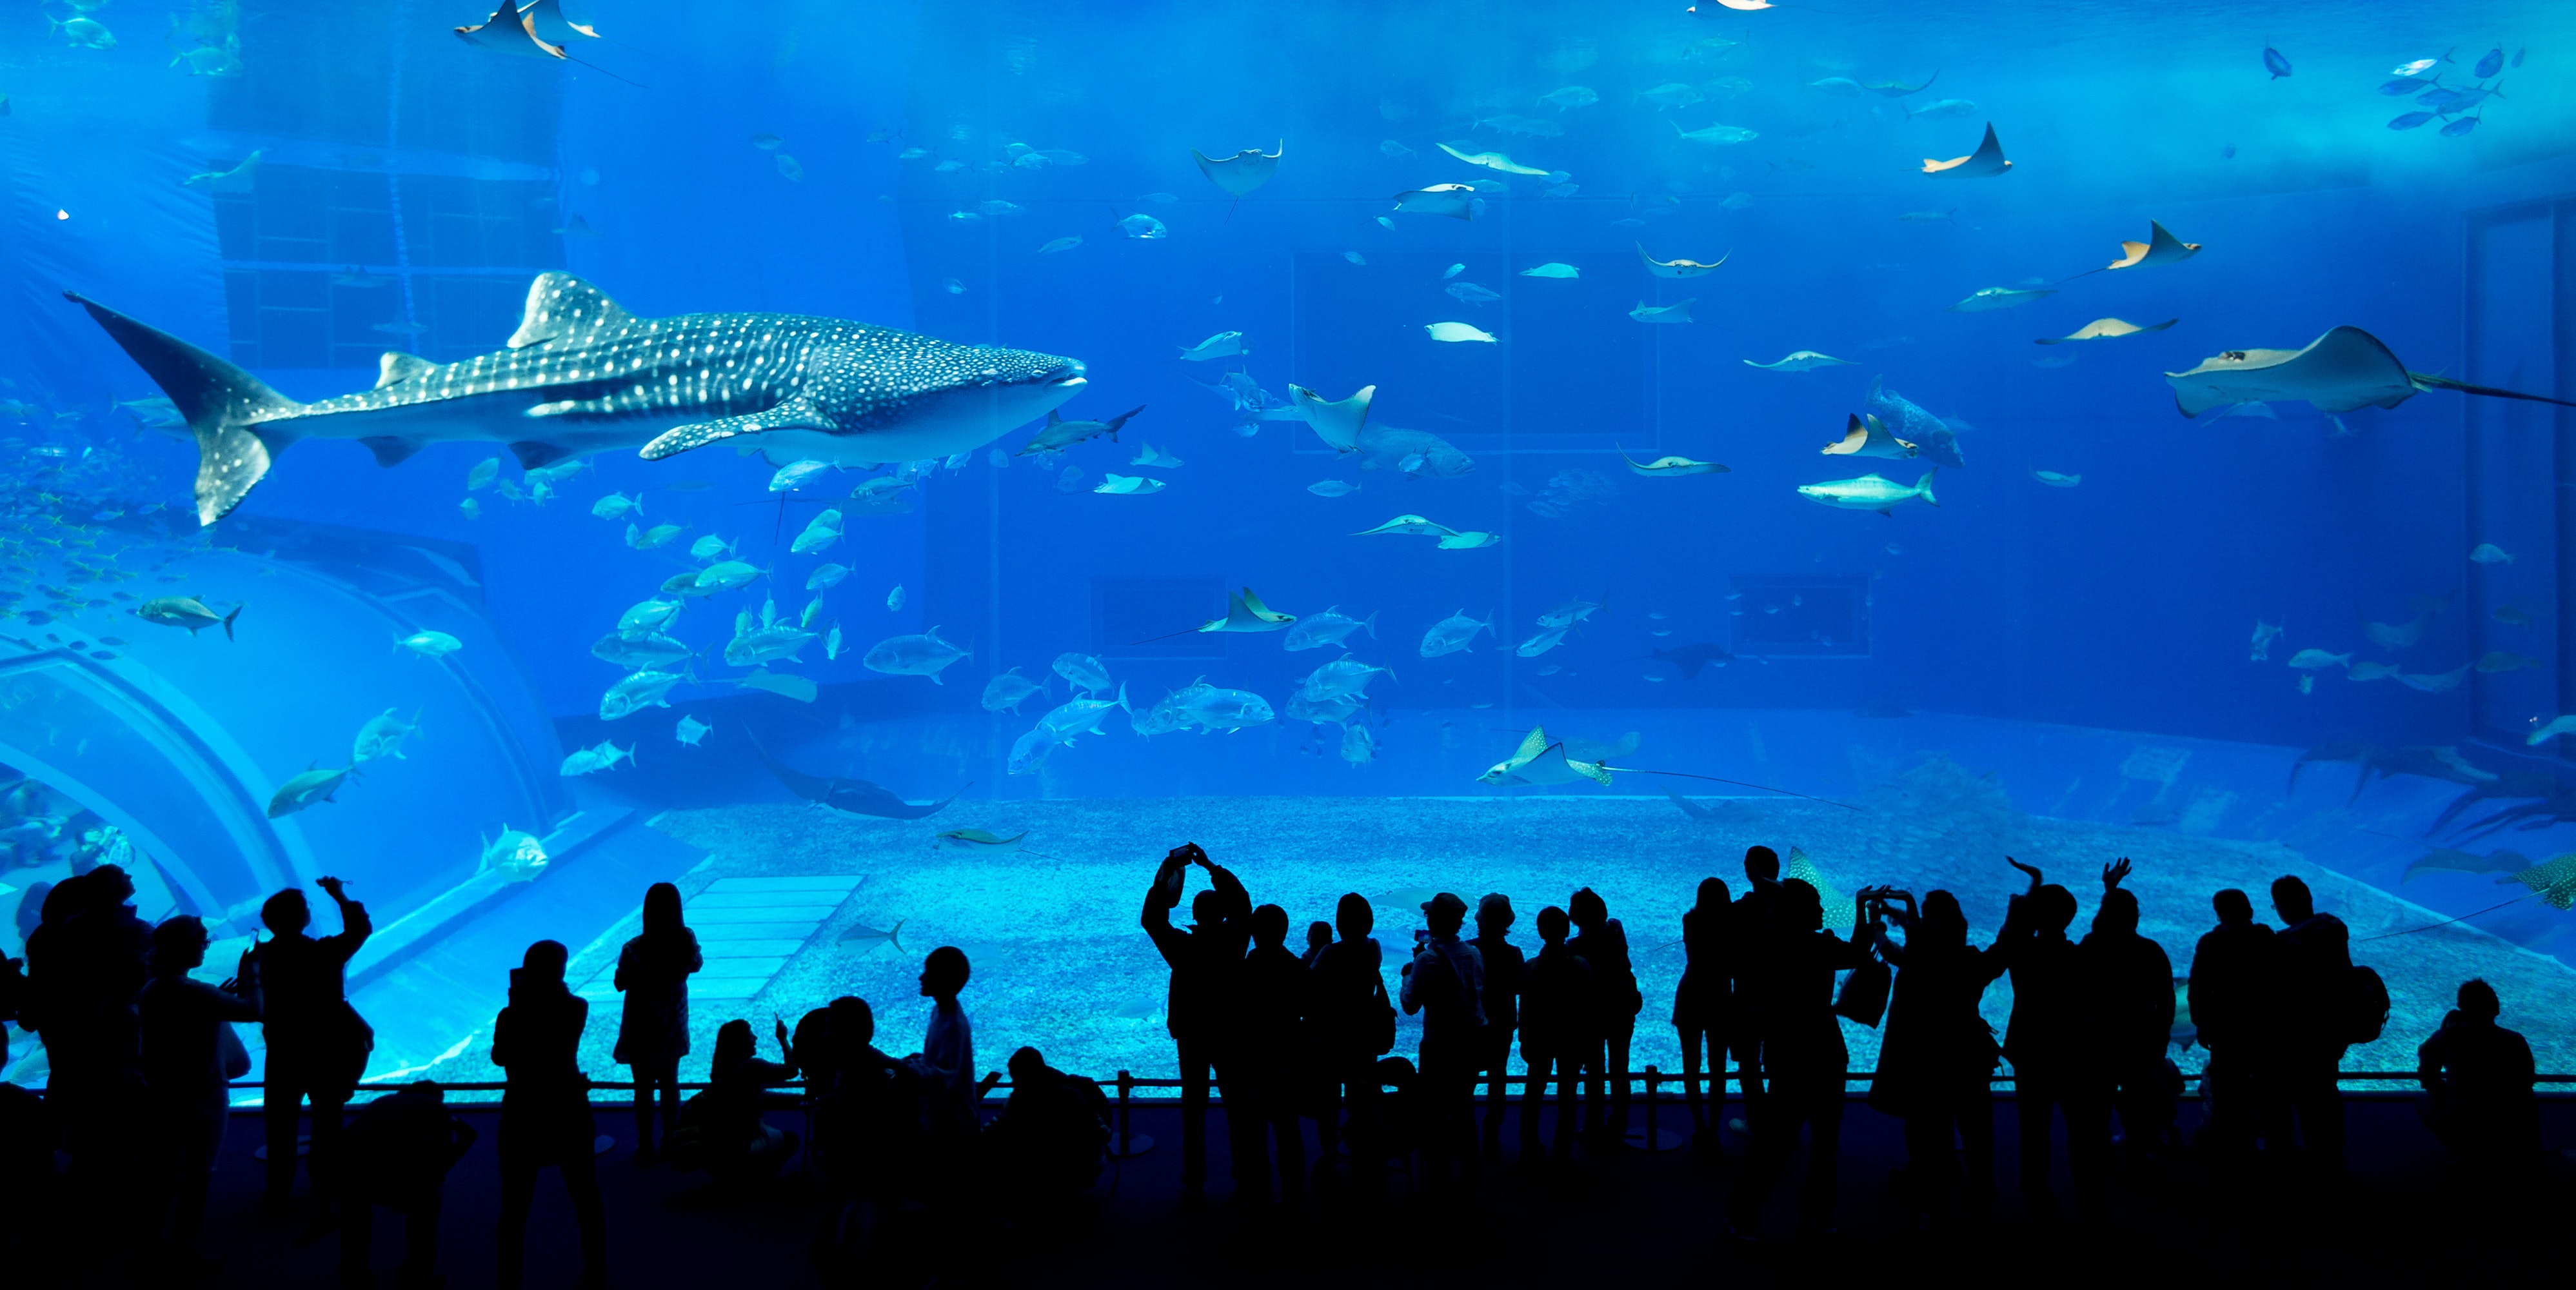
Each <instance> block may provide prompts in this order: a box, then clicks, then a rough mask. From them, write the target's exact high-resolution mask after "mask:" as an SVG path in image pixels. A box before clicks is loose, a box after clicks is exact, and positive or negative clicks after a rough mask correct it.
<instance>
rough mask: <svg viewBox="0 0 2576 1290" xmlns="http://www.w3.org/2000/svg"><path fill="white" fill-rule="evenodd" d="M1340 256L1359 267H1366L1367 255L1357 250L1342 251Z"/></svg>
mask: <svg viewBox="0 0 2576 1290" xmlns="http://www.w3.org/2000/svg"><path fill="white" fill-rule="evenodd" d="M1342 258H1343V259H1345V260H1348V261H1350V262H1351V263H1353V264H1356V265H1359V266H1360V267H1361V268H1367V267H1368V257H1367V256H1365V255H1362V254H1360V253H1359V252H1357V251H1344V252H1342Z"/></svg>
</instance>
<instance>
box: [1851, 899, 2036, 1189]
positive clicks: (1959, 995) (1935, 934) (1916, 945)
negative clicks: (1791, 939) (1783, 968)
mask: <svg viewBox="0 0 2576 1290" xmlns="http://www.w3.org/2000/svg"><path fill="white" fill-rule="evenodd" d="M1887 911H1888V916H1889V917H1890V918H1892V919H1894V920H1895V922H1896V925H1897V927H1898V929H1899V930H1901V931H1903V932H1904V933H1905V939H1904V942H1903V943H1902V944H1899V943H1897V942H1896V941H1894V940H1892V939H1882V940H1880V941H1879V943H1878V954H1879V957H1880V958H1882V959H1884V960H1886V961H1887V963H1888V964H1889V966H1891V967H1894V968H1895V969H1896V985H1895V989H1894V990H1893V992H1892V993H1891V995H1890V997H1889V999H1888V1004H1887V1029H1886V1032H1885V1034H1884V1036H1883V1037H1882V1038H1881V1039H1880V1040H1879V1046H1878V1077H1877V1078H1876V1079H1875V1080H1873V1081H1871V1083H1870V1086H1869V1104H1870V1106H1872V1107H1873V1108H1875V1109H1877V1110H1880V1111H1884V1112H1886V1113H1887V1114H1889V1115H1893V1116H1897V1117H1899V1118H1901V1119H1902V1120H1903V1121H1904V1122H1905V1174H1904V1184H1905V1185H1904V1188H1903V1190H1904V1193H1905V1195H1906V1197H1907V1198H1908V1200H1909V1201H1910V1202H1911V1203H1912V1206H1913V1208H1915V1209H1916V1210H1917V1211H1918V1212H1921V1213H1924V1214H1927V1215H1929V1216H1930V1217H1931V1218H1932V1219H1933V1220H1934V1221H1935V1222H1936V1223H1948V1222H1952V1221H1955V1220H1957V1219H1958V1218H1960V1217H1962V1216H1964V1217H1966V1218H1967V1219H1969V1220H1970V1221H1977V1222H1981V1221H1983V1220H1984V1219H1985V1218H1986V1217H1987V1216H1988V1215H1990V1214H1991V1213H1992V1212H1993V1210H1994V1203H1995V1102H1994V1073H1995V1059H1996V1057H1997V1055H1998V1050H1997V1049H1996V1047H1995V1036H1994V1030H1993V1028H1992V1027H1990V1026H1988V1025H1987V1024H1986V1019H1985V1018H1984V1017H1983V1016H1980V1015H1979V1014H1978V1011H1977V1005H1978V1003H1979V1001H1981V1000H1982V999H1984V998H1985V994H1986V987H1988V986H1990V985H1993V984H1994V981H1995V978H1996V977H1999V976H2001V975H2003V971H2004V957H2003V955H2002V954H2001V953H1999V952H1997V951H1995V950H1981V949H1978V948H1977V947H1975V946H1973V945H1970V944H1968V918H1967V915H1966V914H1965V913H1963V912H1962V911H1961V910H1960V908H1959V900H1958V898H1957V897H1955V896H1953V895H1951V894H1950V893H1949V892H1946V891H1937V890H1936V891H1930V892H1926V893H1924V896H1923V908H1922V911H1921V913H1920V914H1919V915H1918V914H1917V913H1916V911H1915V909H1914V901H1913V898H1912V896H1910V895H1909V894H1908V893H1905V892H1901V891H1900V892H1890V893H1888V903H1887ZM1963 1155H1964V1156H1965V1157H1966V1159H1967V1170H1966V1173H1965V1174H1964V1175H1963V1174H1962V1173H1961V1171H1960V1166H1959V1161H1960V1157H1961V1156H1963Z"/></svg>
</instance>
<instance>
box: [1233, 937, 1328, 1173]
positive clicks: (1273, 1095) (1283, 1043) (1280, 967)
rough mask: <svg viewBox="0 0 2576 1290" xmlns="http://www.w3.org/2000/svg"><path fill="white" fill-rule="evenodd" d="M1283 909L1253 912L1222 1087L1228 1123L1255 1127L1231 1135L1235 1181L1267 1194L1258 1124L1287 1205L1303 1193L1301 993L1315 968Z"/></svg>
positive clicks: (1308, 987) (1305, 991) (1308, 985)
mask: <svg viewBox="0 0 2576 1290" xmlns="http://www.w3.org/2000/svg"><path fill="white" fill-rule="evenodd" d="M1287 940H1288V911H1287V910H1284V909H1281V908H1280V907H1279V906H1277V905H1263V906H1262V907H1260V908H1259V909H1256V910H1253V911H1252V952H1251V953H1250V954H1247V955H1245V956H1244V959H1243V984H1242V1011H1243V1018H1242V1020H1243V1026H1242V1030H1241V1032H1240V1033H1239V1034H1238V1035H1237V1037H1236V1050H1235V1057H1234V1061H1235V1068H1236V1071H1237V1075H1236V1079H1235V1083H1234V1084H1233V1085H1232V1086H1229V1087H1228V1088H1227V1089H1226V1112H1225V1116H1226V1123H1227V1125H1228V1126H1229V1127H1230V1126H1232V1125H1233V1124H1234V1123H1235V1120H1236V1117H1238V1116H1240V1117H1242V1118H1243V1119H1245V1120H1249V1121H1251V1122H1252V1125H1253V1132H1251V1133H1248V1134H1245V1135H1243V1136H1240V1137H1229V1138H1228V1141H1230V1142H1233V1143H1234V1144H1235V1152H1236V1159H1235V1166H1236V1168H1235V1176H1236V1177H1237V1179H1238V1180H1240V1181H1239V1183H1238V1185H1244V1186H1249V1187H1250V1188H1251V1189H1252V1191H1253V1194H1254V1196H1255V1198H1256V1199H1259V1198H1265V1197H1267V1196H1268V1195H1269V1193H1270V1170H1269V1168H1268V1167H1267V1165H1266V1164H1265V1163H1264V1162H1265V1161H1266V1160H1267V1159H1268V1158H1269V1152H1268V1149H1267V1148H1265V1147H1264V1146H1263V1144H1262V1129H1263V1126H1265V1125H1266V1126H1267V1128H1268V1132H1269V1134H1270V1136H1271V1138H1272V1140H1273V1142H1274V1143H1275V1145H1276V1146H1277V1149H1278V1152H1279V1199H1280V1200H1281V1201H1283V1202H1285V1203H1287V1204H1289V1205H1292V1206H1293V1205H1297V1204H1299V1203H1301V1202H1302V1201H1303V1199H1304V1195H1305V1177H1306V1139H1305V1135H1304V1133H1303V1131H1302V1130H1300V1129H1299V1128H1298V1127H1297V1104H1298V1098H1299V1094H1300V1093H1301V1092H1302V1091H1303V1089H1302V1087H1301V1083H1302V1081H1301V1075H1302V1074H1303V1071H1304V1054H1305V1051H1306V1034H1305V1031H1306V997H1307V995H1308V993H1309V992H1310V991H1311V990H1312V989H1313V981H1314V973H1312V972H1310V971H1308V970H1307V967H1306V965H1305V963H1303V962H1301V961H1300V960H1299V959H1298V957H1297V956H1296V955H1295V954H1292V953H1290V952H1289V950H1288V946H1287Z"/></svg>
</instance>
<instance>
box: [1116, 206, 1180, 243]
mask: <svg viewBox="0 0 2576 1290" xmlns="http://www.w3.org/2000/svg"><path fill="white" fill-rule="evenodd" d="M1118 231H1119V232H1120V233H1122V234H1124V235H1126V236H1128V237H1132V238H1137V239H1139V240H1143V241H1152V240H1154V239H1156V238H1163V237H1169V236H1171V230H1170V229H1168V228H1165V227H1164V226H1163V221H1161V220H1158V219H1156V218H1154V217H1153V216H1151V215H1148V214H1146V213H1144V212H1143V211H1138V212H1136V213H1135V214H1132V215H1121V216H1119V217H1118Z"/></svg>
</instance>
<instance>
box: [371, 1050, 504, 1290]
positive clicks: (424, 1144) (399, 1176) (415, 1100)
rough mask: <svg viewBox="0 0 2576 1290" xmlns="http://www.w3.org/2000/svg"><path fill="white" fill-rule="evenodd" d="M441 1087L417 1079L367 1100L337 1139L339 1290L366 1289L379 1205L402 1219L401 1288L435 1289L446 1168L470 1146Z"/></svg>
mask: <svg viewBox="0 0 2576 1290" xmlns="http://www.w3.org/2000/svg"><path fill="white" fill-rule="evenodd" d="M446 1097H447V1094H446V1090H444V1089H442V1088H440V1087H439V1086H438V1081H436V1080H417V1081H414V1082H413V1083H410V1084H407V1085H404V1086H403V1088H402V1090H401V1091H400V1092H396V1093H390V1094H387V1095H386V1096H384V1097H380V1098H377V1099H376V1100H375V1101H372V1102H369V1103H367V1105H366V1106H365V1107H363V1108H361V1109H360V1110H359V1112H358V1114H357V1115H356V1116H355V1117H354V1118H352V1119H351V1120H350V1122H349V1128H348V1131H347V1132H346V1133H344V1134H343V1135H342V1136H341V1139H340V1150H341V1156H340V1161H341V1175H342V1178H343V1180H344V1181H343V1186H342V1187H341V1190H340V1205H341V1208H340V1285H341V1287H342V1290H365V1287H367V1286H370V1285H373V1284H374V1283H375V1280H374V1273H373V1271H372V1270H371V1269H370V1268H369V1267H368V1261H369V1257H370V1255H371V1254H372V1252H373V1250H374V1247H375V1210H376V1208H377V1207H378V1206H382V1207H383V1208H386V1209H390V1210H392V1211H394V1212H395V1213H398V1214H401V1215H402V1216H403V1260H402V1271H401V1273H400V1274H399V1279H398V1280H397V1281H396V1282H395V1284H396V1285H398V1286H400V1287H401V1290H427V1288H428V1287H431V1286H435V1285H437V1284H439V1281H440V1278H439V1276H438V1211H439V1202H440V1198H441V1193H442V1192H443V1191H444V1189H445V1187H446V1185H447V1171H448V1170H450V1169H452V1168H454V1167H455V1166H456V1162H457V1161H458V1160H461V1159H463V1158H464V1156H465V1153H466V1151H468V1150H469V1149H471V1148H472V1147H473V1146H474V1139H475V1136H476V1135H475V1133H474V1128H473V1126H472V1125H469V1124H466V1123H465V1122H464V1121H462V1120H459V1119H457V1118H456V1117H454V1116H452V1115H449V1114H448V1113H447V1101H446Z"/></svg>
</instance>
